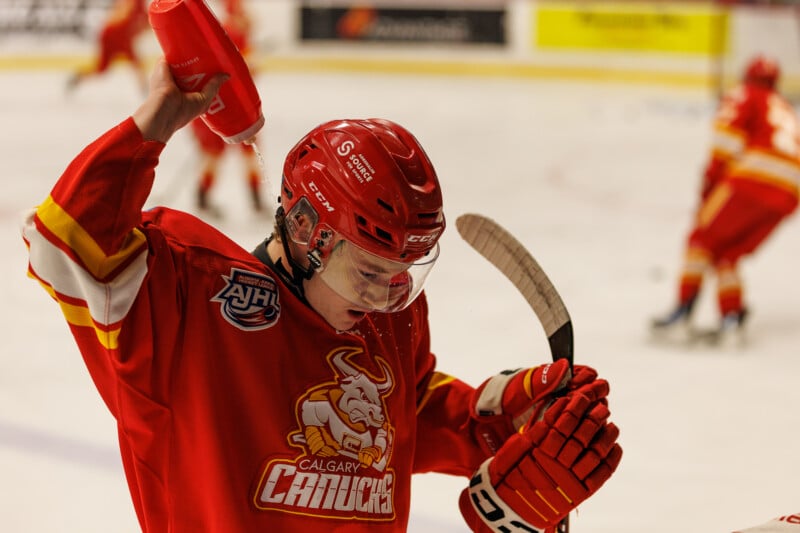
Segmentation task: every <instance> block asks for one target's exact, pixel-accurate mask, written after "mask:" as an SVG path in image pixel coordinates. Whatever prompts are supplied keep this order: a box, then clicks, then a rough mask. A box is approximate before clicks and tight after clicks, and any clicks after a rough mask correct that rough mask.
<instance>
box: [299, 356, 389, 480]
mask: <svg viewBox="0 0 800 533" xmlns="http://www.w3.org/2000/svg"><path fill="white" fill-rule="evenodd" d="M362 352H363V350H362V349H361V348H340V349H337V350H334V351H332V352H331V353H330V354H329V355H328V360H329V364H330V365H331V368H332V369H333V370H334V372H335V373H336V381H333V382H328V383H324V384H322V385H319V386H317V387H315V388H313V389H311V390H310V391H309V392H307V393H306V394H305V395H304V396H303V397H302V398H300V400H299V402H298V413H297V416H298V420H299V422H300V431H299V432H298V433H295V434H294V435H292V441H293V442H295V443H296V444H301V445H305V446H306V448H307V449H308V451H309V452H310V453H311V455H313V456H315V457H318V458H337V457H338V458H349V459H351V460H355V461H357V462H358V464H359V465H360V466H362V467H364V468H374V469H375V470H376V471H378V472H383V471H384V469H385V468H386V465H387V463H388V461H389V456H390V455H391V446H392V438H393V433H394V431H393V429H392V428H391V426H390V424H389V422H388V421H387V419H386V415H385V411H386V409H385V404H384V398H385V397H386V396H387V395H388V394H389V393H390V392H391V391H392V388H393V387H394V383H393V379H392V371H391V369H390V368H389V365H387V364H386V362H385V361H384V360H383V359H381V358H380V357H376V361H377V363H378V365H379V366H380V367H381V370H382V373H383V375H382V376H374V375H371V374H369V373H368V372H367V371H366V370H364V369H362V368H358V367H357V366H355V365H354V364H352V363H351V362H349V360H350V359H351V358H352V357H354V356H355V355H357V354H360V353H362Z"/></svg>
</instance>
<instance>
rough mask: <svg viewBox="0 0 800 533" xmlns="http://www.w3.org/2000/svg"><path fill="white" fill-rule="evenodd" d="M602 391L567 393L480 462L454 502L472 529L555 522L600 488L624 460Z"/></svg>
mask: <svg viewBox="0 0 800 533" xmlns="http://www.w3.org/2000/svg"><path fill="white" fill-rule="evenodd" d="M607 394H608V389H607V387H605V388H603V387H598V386H596V385H593V384H592V383H589V384H587V385H585V386H583V391H582V392H580V391H577V390H575V391H571V392H568V393H567V394H566V396H564V397H562V398H559V399H557V400H556V401H555V402H554V403H553V404H552V406H550V407H549V408H548V409H547V411H546V412H545V413H544V416H543V417H542V419H540V420H537V421H531V422H532V423H531V424H530V425H529V426H525V427H524V428H523V430H522V431H521V432H520V433H517V434H515V435H514V436H512V437H511V438H510V439H509V440H508V441H507V442H506V443H505V445H503V447H502V448H500V450H499V451H498V452H497V455H496V456H495V457H493V458H490V459H487V460H486V461H485V462H484V463H483V464H482V465H481V466H480V468H479V469H478V470H477V472H476V473H475V475H474V476H473V478H472V480H471V482H470V486H469V488H467V489H464V491H463V492H462V493H461V498H460V499H459V507H460V509H461V513H462V515H463V516H464V519H465V520H466V522H467V524H469V526H470V527H471V529H472V530H473V531H493V532H501V531H504V532H511V531H531V530H539V529H546V528H549V527H554V526H556V525H557V524H558V523H559V522H560V521H561V520H562V519H563V518H564V517H565V516H566V515H567V514H569V512H570V511H572V510H573V509H575V508H576V507H577V506H578V505H580V504H581V503H582V502H583V501H585V500H586V499H587V498H589V497H590V496H591V495H592V494H594V493H595V492H596V491H597V490H598V489H599V488H600V487H601V486H603V484H604V483H605V482H606V481H607V480H608V479H609V478H610V477H611V475H612V474H613V473H614V471H615V470H616V468H617V466H618V465H619V462H620V459H621V457H622V448H621V447H620V446H619V444H618V443H617V438H618V436H619V430H618V429H617V427H616V426H615V425H614V424H613V423H611V422H609V421H608V418H609V410H608V407H607V401H605V399H606V395H607ZM526 528H527V529H526Z"/></svg>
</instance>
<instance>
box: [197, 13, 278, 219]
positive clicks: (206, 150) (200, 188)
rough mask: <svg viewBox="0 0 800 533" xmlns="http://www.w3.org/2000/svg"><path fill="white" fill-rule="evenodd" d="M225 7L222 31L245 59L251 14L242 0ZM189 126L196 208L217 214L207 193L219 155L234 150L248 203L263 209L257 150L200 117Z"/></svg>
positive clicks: (254, 208)
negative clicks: (196, 171)
mask: <svg viewBox="0 0 800 533" xmlns="http://www.w3.org/2000/svg"><path fill="white" fill-rule="evenodd" d="M224 9H225V18H224V20H223V26H224V28H225V31H226V32H227V34H228V36H229V37H230V38H231V41H233V44H235V45H236V47H237V48H238V49H239V52H240V53H241V54H242V56H243V57H244V58H245V60H249V59H250V56H251V50H250V37H249V36H250V30H251V26H252V23H251V20H250V16H249V15H248V13H247V11H245V9H244V5H243V4H242V0H226V2H225V5H224ZM248 63H251V61H248ZM250 70H251V71H252V70H253V66H252V64H250ZM191 130H192V133H193V134H194V137H195V139H196V140H197V144H198V147H199V148H200V151H201V152H202V157H201V161H200V164H201V169H200V180H199V183H198V184H197V208H198V210H199V211H200V212H201V213H203V214H211V215H218V214H219V213H218V209H217V208H216V207H215V206H214V205H213V204H212V203H211V201H210V200H209V195H210V193H211V189H212V188H213V187H214V184H215V182H216V180H217V173H218V172H219V165H220V162H221V160H222V157H223V156H224V155H225V153H229V152H234V151H235V152H238V153H239V154H241V156H242V158H243V161H244V171H245V178H246V180H247V189H248V192H249V195H250V202H251V206H252V208H253V210H254V211H256V212H262V211H263V210H264V207H263V202H262V200H261V181H262V180H261V172H263V169H262V168H261V167H260V163H259V160H258V154H257V153H256V151H255V150H254V148H253V146H252V145H248V144H238V145H231V144H227V143H226V142H225V141H223V140H222V138H221V137H220V136H219V135H217V134H216V133H214V132H213V131H211V129H209V127H208V126H207V125H206V123H205V122H203V120H202V119H199V118H198V119H195V120H193V121H192V123H191ZM256 145H258V140H256Z"/></svg>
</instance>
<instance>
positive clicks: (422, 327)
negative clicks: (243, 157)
mask: <svg viewBox="0 0 800 533" xmlns="http://www.w3.org/2000/svg"><path fill="white" fill-rule="evenodd" d="M163 147H164V145H163V144H161V143H158V142H152V141H144V140H143V138H142V136H141V134H140V132H139V131H138V129H137V128H136V126H135V124H134V123H133V121H132V119H127V120H126V121H124V122H122V123H121V124H120V125H118V126H117V127H115V128H113V129H112V130H110V131H109V132H107V133H106V134H104V135H103V136H101V137H100V138H99V139H98V140H96V141H95V142H94V143H92V144H91V145H89V146H88V147H87V148H86V149H85V150H84V151H83V152H82V153H81V154H80V155H79V156H78V157H77V158H76V159H75V160H74V161H73V162H72V163H71V164H70V166H69V167H68V168H67V170H66V171H65V173H64V174H63V176H62V177H61V178H60V179H59V181H58V182H57V183H56V185H55V187H54V188H53V190H52V192H51V195H50V197H48V198H47V200H46V201H45V202H44V203H42V204H41V205H40V206H39V207H38V209H37V210H36V212H35V214H31V216H30V217H29V218H28V219H27V220H26V224H25V227H24V239H25V242H26V244H27V245H28V248H29V253H30V256H29V257H30V259H29V273H30V275H31V276H32V277H34V278H36V279H37V280H38V281H39V282H40V283H41V285H42V286H43V287H44V288H45V289H46V290H47V291H48V292H49V293H50V295H51V296H52V297H53V298H54V299H55V300H56V301H57V302H58V303H59V305H60V306H61V310H62V311H63V314H64V316H65V317H66V320H67V322H68V323H69V326H70V328H71V331H72V333H73V334H74V337H75V339H76V341H77V343H78V346H79V347H80V351H81V353H82V355H83V358H84V360H85V363H86V366H87V367H88V369H89V371H90V373H91V376H92V378H93V380H94V383H95V384H96V386H97V389H98V391H99V392H100V394H101V396H102V398H103V400H104V401H105V403H106V405H107V406H108V408H109V410H110V411H111V413H113V415H114V417H115V418H116V420H117V423H118V428H119V442H120V449H121V453H122V457H123V463H124V466H125V472H126V476H127V480H128V484H129V487H130V492H131V495H132V499H133V503H134V505H135V508H136V511H137V515H138V518H139V521H140V524H141V527H142V529H143V530H144V531H148V532H163V531H175V532H184V531H192V532H195V531H203V532H224V533H232V532H254V531H270V532H279V531H333V530H336V531H347V532H358V531H370V532H388V531H392V532H398V531H405V529H406V526H407V521H408V516H409V502H410V490H411V489H410V482H411V475H412V474H413V473H416V472H425V471H437V472H443V473H449V474H455V475H462V476H469V475H471V474H472V472H473V471H474V469H475V468H477V466H478V465H479V464H480V463H481V462H482V460H483V459H484V458H485V456H484V454H483V453H482V452H481V451H480V448H479V446H478V445H477V444H476V442H475V441H474V440H473V438H472V437H471V436H470V435H471V430H470V428H469V426H470V424H471V422H470V416H469V405H470V396H471V394H472V392H473V387H471V386H469V385H467V384H465V383H463V382H461V381H459V380H457V379H454V378H452V377H449V376H447V375H445V374H441V373H439V372H437V371H436V370H435V357H434V355H433V354H431V352H430V346H429V344H430V338H429V330H428V324H427V304H426V300H425V298H424V295H423V296H421V297H419V298H418V299H417V300H416V301H415V302H414V303H413V304H412V305H411V306H409V307H408V308H407V309H405V310H404V311H402V312H399V313H396V314H372V315H369V316H367V317H366V318H365V319H364V320H363V321H362V322H361V323H360V324H359V325H358V329H357V330H356V331H351V332H339V331H335V330H334V329H333V328H331V327H330V326H329V325H328V324H327V323H326V322H325V321H324V320H323V319H322V318H321V317H320V316H319V315H318V314H317V313H316V312H314V311H313V310H312V309H311V308H309V307H308V306H307V305H306V304H304V303H303V301H302V300H300V299H299V298H298V297H296V296H295V295H294V294H293V293H292V292H291V291H290V290H289V289H288V287H287V286H285V285H284V284H283V283H282V282H281V279H280V278H279V276H278V275H277V274H276V273H275V272H273V271H271V270H270V269H269V268H268V267H267V266H265V265H264V264H262V263H261V262H260V261H258V260H257V259H256V258H255V257H254V256H253V255H252V254H251V253H249V252H248V251H246V250H244V249H242V248H241V247H240V246H238V245H237V244H236V243H234V242H233V241H231V240H230V239H228V238H227V237H225V236H224V235H222V234H221V233H219V232H218V231H216V230H215V229H213V228H212V227H210V226H208V225H206V224H205V223H203V222H202V221H200V220H199V219H197V218H194V217H193V216H191V215H189V214H186V213H182V212H178V211H174V210H171V209H167V208H155V209H153V210H151V211H147V212H144V213H143V212H141V209H142V206H143V205H144V203H145V200H146V198H147V196H148V194H149V192H150V188H151V185H152V182H153V179H154V175H155V172H154V169H155V167H156V164H157V162H158V158H159V155H160V153H161V151H162V149H163ZM465 484H466V480H465ZM457 498H458V495H457V494H454V495H453V506H454V509H455V508H456V505H457Z"/></svg>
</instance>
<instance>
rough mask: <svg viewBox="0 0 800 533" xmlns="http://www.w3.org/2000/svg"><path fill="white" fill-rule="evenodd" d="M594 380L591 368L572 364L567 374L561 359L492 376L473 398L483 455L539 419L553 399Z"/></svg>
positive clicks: (477, 436)
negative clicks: (532, 420)
mask: <svg viewBox="0 0 800 533" xmlns="http://www.w3.org/2000/svg"><path fill="white" fill-rule="evenodd" d="M573 372H574V376H573ZM595 381H597V372H596V371H595V370H594V369H592V368H590V367H587V366H581V365H576V366H575V367H574V369H573V370H572V371H571V370H570V368H569V363H568V362H567V361H566V360H565V359H559V360H557V361H555V362H553V363H549V364H546V365H540V366H537V367H533V368H526V369H522V370H513V371H506V372H501V373H500V374H497V375H495V376H492V377H491V378H489V379H487V380H486V381H484V382H483V383H482V384H481V385H480V387H478V389H477V390H476V391H475V394H474V396H473V402H472V405H473V418H474V419H475V420H476V421H477V424H476V427H475V430H476V438H477V440H478V443H479V444H480V446H481V447H482V448H483V450H484V451H485V452H486V454H487V455H494V454H495V453H496V452H497V450H498V449H499V448H500V447H501V446H502V445H503V443H505V441H506V440H507V439H508V438H509V437H510V436H511V435H513V434H514V433H515V432H516V431H517V430H519V429H520V428H521V427H522V426H524V425H525V424H527V423H528V421H529V420H531V419H534V420H535V419H537V418H539V417H540V416H541V414H542V411H543V410H544V408H545V407H546V406H547V405H549V403H550V402H551V401H552V400H553V399H555V398H556V397H557V396H559V395H560V394H562V393H564V392H566V391H568V390H575V389H577V388H579V387H584V386H588V385H589V384H590V383H594V382H595ZM606 387H607V384H606Z"/></svg>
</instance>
